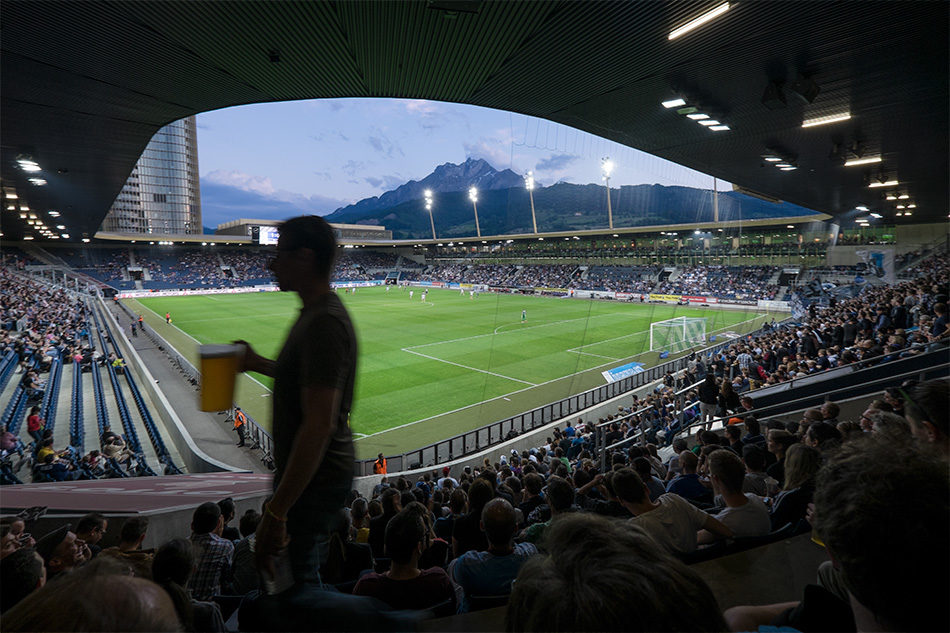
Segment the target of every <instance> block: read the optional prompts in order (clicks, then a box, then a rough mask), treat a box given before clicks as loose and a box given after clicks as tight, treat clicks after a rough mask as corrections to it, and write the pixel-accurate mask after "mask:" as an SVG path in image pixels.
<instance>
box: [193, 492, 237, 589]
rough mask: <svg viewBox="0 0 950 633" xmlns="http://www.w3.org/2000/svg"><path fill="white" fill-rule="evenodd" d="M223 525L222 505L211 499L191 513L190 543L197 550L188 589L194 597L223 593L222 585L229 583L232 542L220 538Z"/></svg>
mask: <svg viewBox="0 0 950 633" xmlns="http://www.w3.org/2000/svg"><path fill="white" fill-rule="evenodd" d="M223 528H224V517H223V516H221V508H219V507H218V504H216V503H214V502H211V501H208V502H206V503H202V504H201V505H200V506H198V508H197V509H196V510H195V512H194V514H193V515H192V519H191V530H192V535H191V542H192V544H194V546H195V549H196V553H197V557H198V564H197V565H196V567H195V576H194V579H193V582H192V583H191V587H189V590H190V593H191V596H192V598H194V599H195V600H210V599H211V598H212V597H213V596H216V595H220V594H222V593H223V592H222V587H227V586H228V585H229V584H230V580H231V565H232V563H233V561H234V543H232V542H231V541H229V540H227V539H223V538H221V530H222V529H223Z"/></svg>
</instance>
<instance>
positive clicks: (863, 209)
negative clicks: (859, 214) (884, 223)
mask: <svg viewBox="0 0 950 633" xmlns="http://www.w3.org/2000/svg"><path fill="white" fill-rule="evenodd" d="M855 209H857V210H858V211H867V210H868V208H867V207H866V206H864V205H858V206H856V207H855Z"/></svg>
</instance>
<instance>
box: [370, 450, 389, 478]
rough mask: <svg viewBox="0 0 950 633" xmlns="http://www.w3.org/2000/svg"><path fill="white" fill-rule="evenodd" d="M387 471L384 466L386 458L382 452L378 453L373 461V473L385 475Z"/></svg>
mask: <svg viewBox="0 0 950 633" xmlns="http://www.w3.org/2000/svg"><path fill="white" fill-rule="evenodd" d="M386 472H387V468H386V458H385V457H383V454H382V453H380V454H379V455H377V456H376V461H375V462H373V474H374V475H385V474H386Z"/></svg>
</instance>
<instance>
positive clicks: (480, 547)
mask: <svg viewBox="0 0 950 633" xmlns="http://www.w3.org/2000/svg"><path fill="white" fill-rule="evenodd" d="M480 522H481V511H479V512H478V513H474V512H469V513H468V514H466V515H465V516H461V517H459V518H457V519H456V520H455V526H454V529H453V530H452V537H453V538H454V539H455V540H456V541H458V555H459V556H461V555H462V554H464V553H465V552H467V551H469V550H475V551H476V552H481V551H484V550H487V549H488V539H487V538H485V533H484V532H482V529H481V526H480Z"/></svg>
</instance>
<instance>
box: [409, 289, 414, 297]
mask: <svg viewBox="0 0 950 633" xmlns="http://www.w3.org/2000/svg"><path fill="white" fill-rule="evenodd" d="M412 293H413V291H412V290H410V291H409V298H410V299H412Z"/></svg>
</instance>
